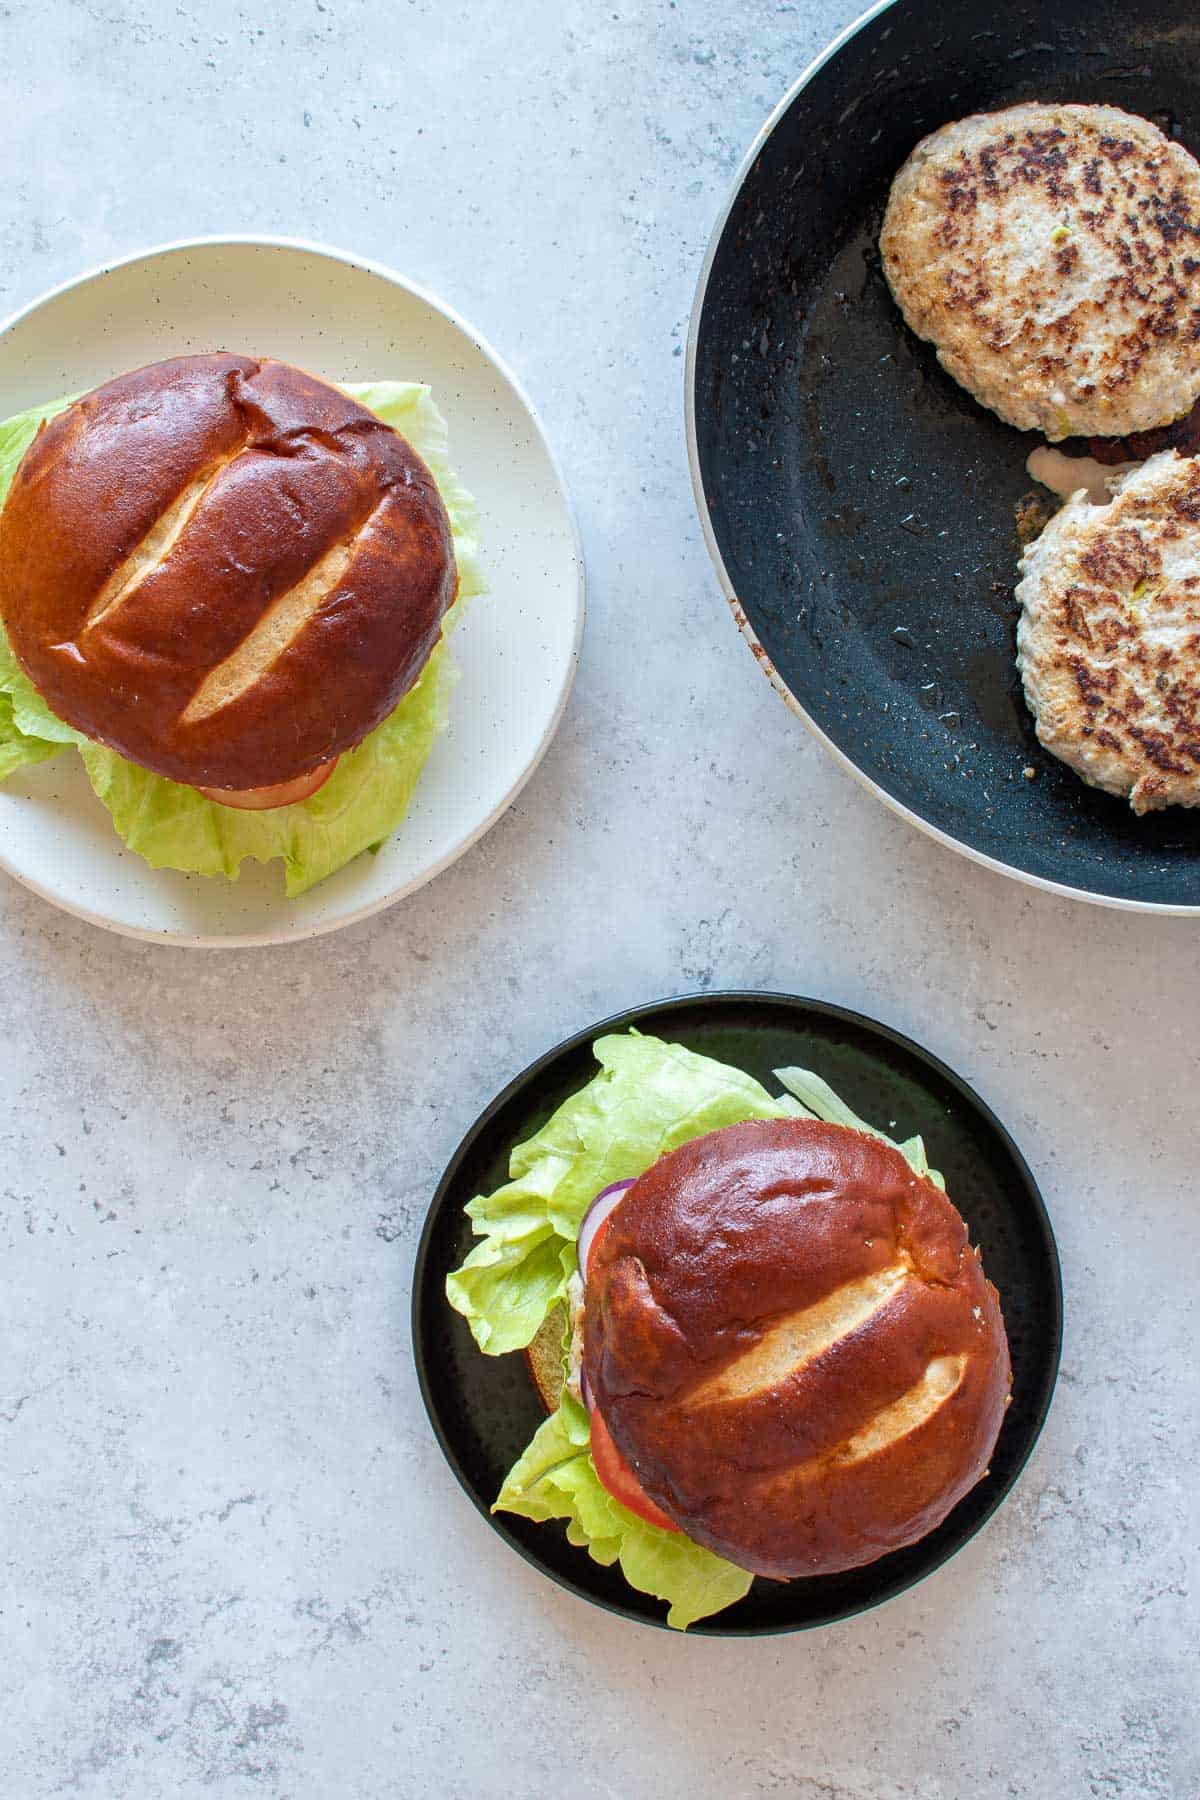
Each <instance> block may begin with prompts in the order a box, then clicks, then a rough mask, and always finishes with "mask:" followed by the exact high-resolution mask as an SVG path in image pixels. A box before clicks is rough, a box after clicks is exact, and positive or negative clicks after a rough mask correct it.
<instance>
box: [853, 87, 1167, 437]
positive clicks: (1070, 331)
mask: <svg viewBox="0 0 1200 1800" xmlns="http://www.w3.org/2000/svg"><path fill="white" fill-rule="evenodd" d="M880 245H881V249H882V251H883V266H884V271H885V273H886V275H887V278H888V282H889V283H890V285H891V289H892V292H893V294H894V295H895V297H896V300H897V302H898V304H899V306H900V309H901V311H902V312H903V314H904V317H905V319H906V320H907V322H908V324H909V325H910V326H911V328H912V330H913V331H915V332H916V334H917V336H918V337H922V338H928V339H929V340H930V342H931V343H933V344H935V345H936V347H937V353H938V360H939V361H940V362H941V364H942V365H943V367H944V368H945V369H946V370H947V371H948V372H949V373H950V374H951V375H953V376H954V378H955V380H956V381H959V382H961V383H962V385H963V386H964V387H965V388H968V389H969V390H970V392H971V393H972V394H974V395H975V397H976V399H977V400H979V401H980V402H981V403H982V404H983V405H984V406H990V407H991V408H992V410H993V411H994V412H997V413H999V415H1000V417H1001V418H1002V419H1006V420H1007V421H1008V423H1009V424H1010V425H1015V426H1017V427H1018V429H1019V430H1022V431H1041V432H1044V433H1045V435H1046V436H1047V437H1048V438H1050V439H1052V440H1057V439H1060V438H1065V437H1071V436H1074V435H1076V434H1078V435H1081V436H1088V437H1090V436H1098V437H1122V436H1125V435H1126V434H1127V433H1129V432H1139V431H1149V430H1152V429H1154V428H1155V427H1157V426H1160V425H1167V424H1170V423H1171V421H1172V420H1174V419H1177V418H1180V417H1181V416H1182V415H1183V414H1185V413H1187V412H1188V411H1189V410H1190V409H1191V407H1192V405H1193V403H1194V402H1195V401H1196V399H1197V398H1200V164H1198V163H1197V162H1196V161H1195V159H1194V158H1193V157H1192V156H1190V155H1189V154H1188V152H1187V151H1186V150H1184V149H1183V148H1182V147H1181V146H1180V145H1179V144H1173V143H1172V142H1171V141H1170V140H1169V139H1168V138H1166V137H1164V136H1163V133H1162V132H1161V131H1159V129H1158V127H1157V126H1155V125H1151V124H1150V123H1149V121H1148V120H1146V119H1139V118H1135V117H1133V116H1132V115H1131V114H1129V113H1125V112H1121V111H1120V110H1119V109H1118V108H1117V107H1113V106H1045V105H1028V106H1014V107H1010V108H1009V109H1008V110H1007V111H1004V112H997V113H977V114H976V115H974V117H972V118H969V119H961V120H959V122H958V123H957V124H954V125H946V126H944V127H943V128H942V129H941V130H940V131H935V132H934V133H933V135H932V136H931V137H927V138H925V139H924V141H923V142H922V143H920V144H918V145H917V148H916V149H915V150H914V151H913V153H912V155H911V156H910V157H909V159H908V161H907V162H906V163H905V165H904V167H903V168H902V169H901V171H900V173H899V175H898V176H897V177H896V180H895V182H894V184H893V187H892V193H891V199H890V200H889V202H888V208H887V214H886V217H885V219H884V223H883V232H882V236H881V239H880Z"/></svg>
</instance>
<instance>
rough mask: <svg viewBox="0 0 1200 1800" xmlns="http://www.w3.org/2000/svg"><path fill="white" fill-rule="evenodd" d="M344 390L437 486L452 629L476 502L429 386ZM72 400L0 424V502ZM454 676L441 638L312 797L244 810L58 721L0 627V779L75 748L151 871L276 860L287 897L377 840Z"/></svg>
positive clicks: (472, 574) (419, 760) (208, 870)
mask: <svg viewBox="0 0 1200 1800" xmlns="http://www.w3.org/2000/svg"><path fill="white" fill-rule="evenodd" d="M346 391H347V392H348V393H350V394H353V395H354V397H355V398H356V399H357V400H359V401H360V402H361V403H362V404H363V405H364V406H368V407H370V408H371V410H372V411H373V412H375V413H377V414H378V415H379V417H380V418H381V419H383V420H385V421H386V423H387V424H389V425H391V426H393V427H394V428H395V429H396V430H397V431H399V432H400V434H401V435H402V436H403V437H405V438H406V439H407V440H408V442H409V443H410V444H411V445H412V446H413V448H414V449H415V450H416V451H417V453H418V455H419V456H421V457H422V458H423V459H424V461H425V462H426V463H427V464H428V465H429V468H430V470H431V471H432V473H433V475H434V478H435V480H436V481H437V484H438V488H439V490H440V492H441V496H442V499H443V501H444V503H445V506H446V510H447V512H448V514H449V516H450V524H451V529H452V531H453V535H454V552H455V557H456V560H457V563H458V573H459V589H458V599H457V601H456V603H455V605H454V607H453V608H452V610H451V612H450V613H449V615H448V616H447V620H446V625H447V627H449V626H450V625H451V624H453V623H454V622H455V621H456V619H457V617H458V614H459V610H460V608H461V606H462V605H463V603H464V601H466V600H469V599H470V598H471V597H472V596H473V595H475V594H478V593H481V592H482V590H483V582H482V579H481V577H480V572H479V563H478V555H477V544H476V537H475V507H474V502H473V501H472V499H471V497H470V495H469V494H468V493H467V491H466V489H465V488H464V487H463V486H462V484H461V482H460V481H459V480H458V478H457V476H456V475H455V474H454V472H453V470H452V469H451V468H450V465H449V462H448V460H447V447H446V425H445V421H444V419H443V418H442V416H441V414H440V412H439V411H438V409H437V407H436V406H435V405H434V402H433V400H432V398H431V397H430V394H429V390H428V389H427V388H425V387H422V386H421V385H420V384H419V383H416V382H406V381H376V382H369V383H365V384H361V385H358V386H354V385H347V389H346ZM69 404H70V402H69V400H58V401H55V402H54V403H53V404H52V405H49V406H44V407H37V408H34V409H33V410H32V411H30V412H25V413H20V414H18V415H17V416H16V417H15V418H12V419H8V420H6V421H5V422H4V423H2V424H0V505H2V504H3V500H4V496H5V494H6V493H7V491H8V487H9V484H10V482H11V481H12V478H13V475H14V474H15V472H16V469H17V465H18V464H19V462H20V460H21V458H22V456H23V455H24V454H25V451H26V450H27V448H28V447H29V444H30V443H31V442H32V440H33V438H34V436H35V435H36V433H37V431H38V428H39V427H40V425H41V424H42V422H43V420H45V419H48V418H51V417H53V415H54V414H55V413H57V412H61V411H62V409H63V408H64V407H65V406H67V405H69ZM453 681H454V672H453V667H452V664H451V662H450V658H449V654H448V652H447V649H446V642H445V638H443V639H442V640H441V641H440V642H439V643H438V645H437V646H436V648H435V649H434V652H433V654H432V656H431V657H430V658H429V661H428V662H427V663H426V665H425V667H424V669H423V670H422V672H421V676H420V678H419V680H418V681H417V682H416V684H415V686H413V687H412V688H411V689H410V690H409V692H408V693H407V694H406V695H405V696H404V698H403V700H401V702H400V704H399V705H398V706H397V707H396V709H395V711H394V712H392V713H390V714H389V716H388V717H387V718H386V719H385V720H384V721H383V723H382V724H381V725H378V726H376V728H375V730H374V731H373V732H372V733H371V734H370V736H369V737H367V738H364V740H363V742H362V743H361V744H359V745H358V746H357V748H356V749H354V750H351V751H349V752H348V753H347V754H346V755H344V756H342V757H341V758H340V759H339V761H338V764H337V767H336V768H335V769H334V771H333V774H332V775H331V776H330V778H329V780H328V781H327V782H326V783H325V785H324V786H323V787H322V788H320V789H319V790H318V792H317V793H315V794H314V795H313V796H312V797H311V799H308V800H305V801H302V802H300V803H299V804H298V805H294V806H281V807H276V808H274V809H273V810H271V811H269V812H259V813H255V812H242V811H239V810H238V809H236V808H234V807H229V806H219V805H217V804H216V803H214V802H213V801H211V800H206V799H205V798H204V796H203V795H202V794H200V793H198V792H197V791H196V789H195V788H190V787H184V786H182V785H181V784H180V783H178V782H174V781H167V780H166V779H165V778H164V777H163V776H161V775H154V774H151V772H150V771H149V770H148V769H143V768H140V767H139V766H138V765H137V764H136V763H131V762H127V761H126V760H125V758H124V757H122V756H118V755H117V753H116V751H115V750H110V749H108V748H107V747H106V746H105V745H103V744H97V743H94V742H93V741H92V740H91V739H90V738H86V737H84V736H83V734H82V733H81V732H78V731H75V730H74V729H73V728H72V727H71V726H70V725H67V724H66V723H65V722H64V721H63V720H62V719H59V718H57V717H56V716H55V714H54V713H52V712H51V711H50V708H49V707H48V706H47V705H46V703H45V701H44V700H43V699H42V698H41V696H40V694H38V692H37V690H36V689H35V688H34V687H33V685H32V683H31V682H30V681H29V680H28V679H27V678H26V676H25V675H24V674H23V673H22V671H21V669H20V668H19V666H18V664H17V661H16V658H15V657H14V656H13V654H12V651H11V649H10V647H9V644H8V642H7V639H6V638H5V636H4V632H3V629H2V628H0V781H2V780H4V779H5V778H6V777H7V776H9V775H11V774H13V773H14V772H15V771H16V770H17V769H19V768H21V767H23V766H27V765H29V764H32V763H37V762H42V761H44V760H45V759H46V758H47V757H49V756H53V755H55V754H56V753H57V752H58V751H60V750H62V749H65V748H68V747H69V746H71V745H73V746H74V747H75V749H76V750H77V751H78V752H79V755H80V756H81V758H82V759H83V764H84V767H85V768H86V770H87V773H88V778H89V780H90V781H91V784H92V787H93V788H94V789H95V791H96V793H97V795H98V796H99V798H100V799H101V800H102V801H103V803H104V805H105V806H106V807H107V808H108V810H109V812H110V814H111V815H112V821H113V824H114V826H115V827H116V830H117V833H118V835H119V836H120V837H121V838H122V839H123V840H124V842H125V843H126V844H127V845H128V846H129V848H130V849H131V850H134V851H136V852H137V854H138V855H139V856H141V857H142V858H144V860H145V861H146V862H148V863H149V864H150V866H151V867H152V868H156V869H157V868H169V869H180V870H183V871H185V872H188V873H193V874H199V875H214V876H216V875H220V876H225V877H226V878H228V879H229V880H236V878H237V875H238V872H239V870H240V868H241V864H242V862H243V861H244V860H245V859H246V858H247V857H250V858H252V859H253V860H254V861H256V862H269V861H271V860H272V859H273V858H274V857H281V858H282V859H283V863H284V873H285V881H286V891H287V894H288V897H289V898H294V897H295V896H296V895H298V894H302V893H304V892H305V890H306V889H307V888H310V887H312V886H313V885H314V884H315V883H316V882H318V881H323V880H324V879H325V877H326V876H327V875H331V874H333V873H334V871H335V870H337V869H340V868H341V867H342V866H343V865H344V864H345V863H348V862H349V861H350V860H351V859H352V858H353V857H355V856H357V855H359V853H360V852H361V851H363V850H368V849H372V848H374V847H376V846H377V845H378V844H379V843H380V841H381V840H382V839H383V838H385V837H387V835H388V833H389V832H391V831H394V830H395V829H396V827H397V826H398V825H399V824H400V822H401V820H402V819H403V818H404V815H405V814H406V812H407V811H408V807H409V803H410V801H411V799H412V795H413V790H414V788H415V787H416V784H417V780H418V777H419V776H420V773H421V770H422V769H423V768H424V766H425V763H426V762H427V761H428V758H429V753H430V751H431V750H432V748H433V745H434V741H435V739H436V737H437V735H438V733H439V732H440V731H441V730H442V729H443V728H444V726H445V723H446V717H447V708H448V698H449V693H450V689H451V687H452V685H453Z"/></svg>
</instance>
